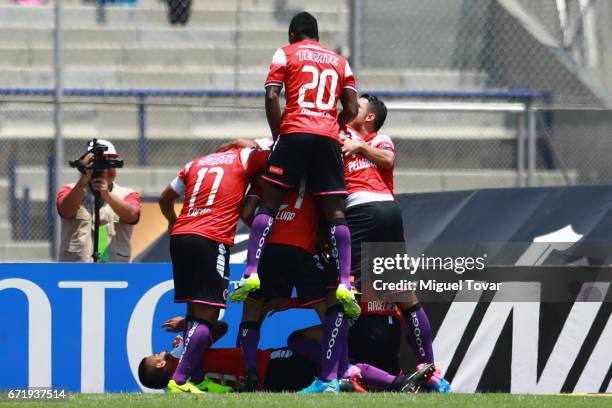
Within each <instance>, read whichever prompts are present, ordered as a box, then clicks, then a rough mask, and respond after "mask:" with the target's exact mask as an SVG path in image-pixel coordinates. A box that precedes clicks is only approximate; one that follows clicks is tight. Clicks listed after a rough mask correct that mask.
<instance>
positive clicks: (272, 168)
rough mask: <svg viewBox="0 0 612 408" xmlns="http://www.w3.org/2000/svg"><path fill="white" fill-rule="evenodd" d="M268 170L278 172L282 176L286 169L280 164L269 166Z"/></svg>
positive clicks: (273, 172)
mask: <svg viewBox="0 0 612 408" xmlns="http://www.w3.org/2000/svg"><path fill="white" fill-rule="evenodd" d="M268 171H269V172H270V173H272V174H276V175H277V176H282V175H284V174H285V169H283V168H282V167H278V166H269V167H268Z"/></svg>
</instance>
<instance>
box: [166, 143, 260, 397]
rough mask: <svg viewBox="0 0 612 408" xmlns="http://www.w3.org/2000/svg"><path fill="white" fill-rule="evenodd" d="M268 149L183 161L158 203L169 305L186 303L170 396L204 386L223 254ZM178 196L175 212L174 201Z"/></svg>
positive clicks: (224, 273)
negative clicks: (164, 225) (170, 286)
mask: <svg viewBox="0 0 612 408" xmlns="http://www.w3.org/2000/svg"><path fill="white" fill-rule="evenodd" d="M268 153H269V152H268V151H264V150H259V149H240V148H232V149H229V150H227V151H224V152H219V153H213V154H209V155H207V156H198V157H196V158H195V159H194V160H193V161H191V162H189V163H187V164H186V165H185V166H184V167H183V169H182V170H181V171H180V173H179V175H178V176H177V177H176V178H175V179H174V180H173V181H172V182H171V183H170V185H168V187H166V189H165V190H164V191H163V193H162V195H161V197H160V199H159V206H160V209H161V212H162V214H163V215H164V217H165V218H166V219H167V220H168V230H169V232H170V256H171V258H172V273H173V278H174V301H175V302H176V303H187V308H186V309H187V310H186V320H187V323H186V331H185V347H184V350H183V353H182V354H181V356H180V359H179V363H178V365H177V368H176V370H175V371H174V373H173V374H172V378H171V379H170V380H169V382H168V384H167V385H168V389H169V390H171V391H174V392H194V393H195V392H201V390H200V388H206V383H205V382H203V381H204V373H203V371H202V370H201V367H202V366H201V362H202V359H203V358H204V354H205V351H206V348H207V347H208V345H209V343H210V336H211V330H212V328H213V327H214V325H215V323H216V322H217V320H218V317H219V313H220V310H221V309H224V308H225V306H226V301H227V293H228V291H227V288H228V283H229V255H230V254H229V252H230V247H231V246H232V245H233V244H234V237H235V235H236V225H237V223H238V216H239V212H240V208H241V206H242V202H243V199H244V193H245V191H246V188H247V186H248V185H249V183H250V181H251V179H252V178H253V177H254V175H255V174H259V173H261V172H262V171H263V169H264V166H265V161H266V159H267V157H268ZM181 197H183V208H182V210H181V212H180V214H179V215H178V217H177V215H176V214H175V212H174V201H175V200H177V199H178V198H181Z"/></svg>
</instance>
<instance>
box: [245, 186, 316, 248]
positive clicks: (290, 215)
mask: <svg viewBox="0 0 612 408" xmlns="http://www.w3.org/2000/svg"><path fill="white" fill-rule="evenodd" d="M247 195H255V196H257V197H261V192H260V191H259V190H258V189H256V188H252V189H251V190H250V191H249V192H248V193H247ZM318 225H319V209H318V207H317V203H316V202H315V200H314V197H313V195H312V194H311V193H310V192H309V191H307V190H306V182H305V180H304V179H302V181H301V182H300V188H299V190H291V191H289V192H288V193H287V194H286V195H285V198H284V199H283V203H282V204H281V206H280V207H279V209H278V212H277V213H276V219H275V221H274V228H272V233H271V234H270V237H268V241H267V242H268V243H270V244H284V245H292V246H296V247H299V248H303V249H304V250H306V251H307V252H309V253H310V254H313V255H314V253H315V247H316V245H317V227H318Z"/></svg>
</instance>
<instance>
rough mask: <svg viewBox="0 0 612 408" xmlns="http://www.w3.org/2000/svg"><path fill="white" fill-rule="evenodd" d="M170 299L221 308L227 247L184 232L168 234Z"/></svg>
mask: <svg viewBox="0 0 612 408" xmlns="http://www.w3.org/2000/svg"><path fill="white" fill-rule="evenodd" d="M170 257H171V258H172V274H173V276H174V302H176V303H186V302H188V303H203V304H207V305H211V306H217V307H221V308H225V305H226V301H227V287H228V284H229V257H230V253H229V247H228V246H227V245H225V244H222V243H219V242H216V241H213V240H210V239H208V238H205V237H202V236H199V235H193V234H186V235H173V236H171V237H170Z"/></svg>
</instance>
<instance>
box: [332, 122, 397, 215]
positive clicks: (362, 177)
mask: <svg viewBox="0 0 612 408" xmlns="http://www.w3.org/2000/svg"><path fill="white" fill-rule="evenodd" d="M341 133H342V135H343V136H345V137H347V138H351V139H357V140H363V141H364V142H366V143H367V144H369V145H370V146H372V147H374V148H376V149H384V150H389V151H391V152H393V151H394V146H393V142H392V141H391V138H390V137H389V136H386V135H379V134H376V133H372V134H370V135H368V136H367V137H365V138H362V137H361V136H360V135H359V133H358V132H357V131H355V130H354V129H353V128H351V127H350V126H346V128H345V129H343V130H342V131H341ZM344 178H345V180H346V186H347V189H348V192H349V195H348V197H347V199H346V206H347V208H348V207H352V206H355V205H358V204H364V203H370V202H375V201H393V169H392V168H391V169H381V168H379V167H378V166H376V164H374V163H372V162H371V161H370V160H368V159H367V158H365V157H364V156H363V155H361V154H352V155H350V156H348V157H345V159H344Z"/></svg>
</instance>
